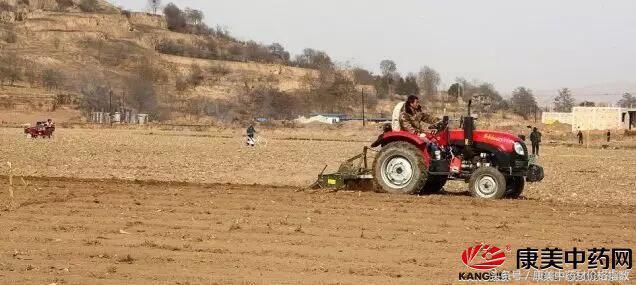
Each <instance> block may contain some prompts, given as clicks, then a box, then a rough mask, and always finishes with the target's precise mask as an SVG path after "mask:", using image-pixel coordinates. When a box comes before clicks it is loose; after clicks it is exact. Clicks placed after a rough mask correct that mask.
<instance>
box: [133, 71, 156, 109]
mask: <svg viewBox="0 0 636 285" xmlns="http://www.w3.org/2000/svg"><path fill="white" fill-rule="evenodd" d="M127 93H128V94H127V96H126V100H127V103H128V104H129V105H131V106H132V107H133V108H135V109H136V110H137V111H138V112H140V113H144V112H145V113H152V112H154V111H156V110H157V93H155V88H154V86H153V83H152V81H149V80H145V79H142V78H140V77H135V78H131V79H130V80H129V81H128V92H127Z"/></svg>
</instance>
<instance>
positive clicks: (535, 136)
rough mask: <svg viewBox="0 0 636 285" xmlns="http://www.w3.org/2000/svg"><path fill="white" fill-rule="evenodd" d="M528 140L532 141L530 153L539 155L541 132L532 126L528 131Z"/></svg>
mask: <svg viewBox="0 0 636 285" xmlns="http://www.w3.org/2000/svg"><path fill="white" fill-rule="evenodd" d="M530 142H532V154H534V155H537V156H539V144H541V132H539V129H537V128H536V127H534V128H532V132H531V133H530Z"/></svg>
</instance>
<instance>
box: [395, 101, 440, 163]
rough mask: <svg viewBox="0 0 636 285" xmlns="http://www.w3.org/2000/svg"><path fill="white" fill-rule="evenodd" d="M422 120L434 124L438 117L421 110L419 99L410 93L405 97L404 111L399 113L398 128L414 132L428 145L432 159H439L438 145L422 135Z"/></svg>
mask: <svg viewBox="0 0 636 285" xmlns="http://www.w3.org/2000/svg"><path fill="white" fill-rule="evenodd" d="M422 122H424V123H427V124H435V123H437V122H439V119H438V118H435V117H433V116H431V115H429V114H427V113H424V112H423V111H422V106H420V100H419V98H417V96H415V95H411V96H409V97H408V98H407V99H406V103H405V104H404V111H402V113H400V128H401V129H402V130H404V131H408V132H410V133H414V134H416V135H418V136H419V137H420V138H422V139H423V140H424V141H425V142H426V143H427V145H428V149H429V152H430V153H431V155H432V157H433V158H434V159H437V160H439V159H440V154H439V147H438V146H437V144H435V143H431V142H430V141H429V140H428V139H427V138H426V136H425V135H424V130H425V128H424V127H422Z"/></svg>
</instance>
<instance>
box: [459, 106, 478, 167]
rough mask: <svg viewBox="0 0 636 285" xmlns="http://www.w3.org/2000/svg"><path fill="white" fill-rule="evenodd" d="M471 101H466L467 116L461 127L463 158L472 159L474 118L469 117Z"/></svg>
mask: <svg viewBox="0 0 636 285" xmlns="http://www.w3.org/2000/svg"><path fill="white" fill-rule="evenodd" d="M472 103H473V100H472V99H471V100H468V116H466V117H464V120H463V124H462V127H463V129H464V157H465V158H466V159H468V158H471V157H473V131H474V130H475V118H473V117H472V116H471V115H470V107H471V105H472Z"/></svg>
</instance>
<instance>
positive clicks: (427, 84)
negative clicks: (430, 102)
mask: <svg viewBox="0 0 636 285" xmlns="http://www.w3.org/2000/svg"><path fill="white" fill-rule="evenodd" d="M440 81H441V78H440V76H439V73H437V71H435V69H433V68H430V67H428V66H424V67H422V69H420V72H419V73H418V74H417V84H418V85H419V86H420V91H421V92H422V93H423V95H424V96H427V97H432V96H435V95H437V87H438V86H439V83H440Z"/></svg>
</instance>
